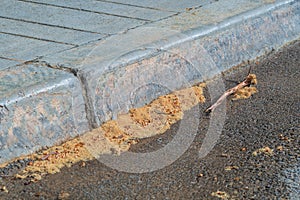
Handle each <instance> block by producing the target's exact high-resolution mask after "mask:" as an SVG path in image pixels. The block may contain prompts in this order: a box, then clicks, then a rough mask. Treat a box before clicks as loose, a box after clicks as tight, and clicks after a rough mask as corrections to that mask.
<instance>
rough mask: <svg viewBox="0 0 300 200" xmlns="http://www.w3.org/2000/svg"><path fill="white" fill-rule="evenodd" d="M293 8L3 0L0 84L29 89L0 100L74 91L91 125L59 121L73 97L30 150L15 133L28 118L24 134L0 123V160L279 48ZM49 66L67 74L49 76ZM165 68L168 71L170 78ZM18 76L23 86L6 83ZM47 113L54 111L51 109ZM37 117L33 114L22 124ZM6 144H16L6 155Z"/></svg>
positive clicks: (281, 4) (285, 4) (6, 116)
mask: <svg viewBox="0 0 300 200" xmlns="http://www.w3.org/2000/svg"><path fill="white" fill-rule="evenodd" d="M299 7H300V6H299V1H297V0H289V1H283V0H277V1H266V0H259V1H246V0H245V1H244V0H243V1H236V0H230V1H225V0H219V1H214V0H211V1H206V0H204V1H196V0H189V1H176V2H174V1H172V3H170V1H167V0H166V1H159V2H156V1H126V3H125V2H123V1H94V0H89V1H68V2H61V1H56V0H53V1H43V0H40V1H38V0H35V1H25V0H24V1H23V0H21V1H16V0H13V1H6V0H5V1H3V2H2V4H1V7H0V42H1V45H0V64H1V65H0V70H1V71H0V73H1V74H5V75H7V77H12V78H9V79H2V80H1V85H0V86H1V91H15V94H14V95H15V96H17V95H18V94H19V93H20V92H19V91H25V93H26V94H28V95H25V96H22V97H20V100H19V101H18V102H16V101H15V99H13V98H11V97H10V96H9V95H8V94H6V93H5V92H2V93H1V96H0V102H1V105H2V106H4V105H6V107H7V108H9V106H11V107H13V108H15V107H18V106H21V107H22V109H23V110H26V109H25V108H26V107H28V106H30V107H31V108H32V109H31V110H30V111H28V112H34V111H35V110H37V109H38V106H39V104H38V102H39V101H35V100H31V98H32V99H39V100H41V101H44V102H47V101H50V100H51V98H52V97H51V96H52V95H51V92H52V90H56V89H57V90H58V91H61V88H65V89H62V90H65V91H64V92H65V93H67V96H68V97H69V98H71V99H72V98H76V99H80V100H79V102H78V104H79V109H78V112H79V113H80V119H79V121H82V122H84V123H86V122H87V124H88V126H86V125H84V126H80V128H76V127H75V128H74V129H73V128H70V127H69V125H68V124H67V123H61V122H62V121H64V116H73V113H74V109H75V110H77V108H76V106H77V104H74V102H73V104H71V101H70V100H66V102H69V103H67V104H68V105H69V108H68V109H67V108H66V109H65V111H64V112H61V113H58V114H57V113H55V115H56V114H57V118H58V119H57V121H52V122H49V124H51V126H50V125H49V126H44V125H41V127H42V128H43V129H44V130H45V131H46V132H47V134H55V135H57V137H53V138H52V139H50V140H49V139H48V138H47V137H43V136H42V135H43V133H42V131H40V128H36V129H35V132H34V137H35V138H39V139H37V140H35V141H36V142H33V143H34V144H35V145H31V147H33V146H34V148H29V147H27V146H28V145H27V143H26V142H23V141H22V139H20V140H18V139H19V138H25V137H24V136H25V135H28V134H29V132H28V131H27V128H26V126H25V123H24V124H23V125H22V126H21V128H20V130H23V131H21V133H20V132H18V131H14V129H13V126H10V127H8V125H3V124H1V126H0V138H1V139H0V141H1V144H0V163H1V162H4V161H7V160H9V159H11V158H13V157H16V156H19V155H21V154H25V153H28V152H30V151H33V150H35V149H38V148H41V147H43V146H45V145H52V144H54V143H57V142H60V141H62V140H64V139H65V138H66V137H67V135H66V134H67V133H66V132H65V131H66V130H68V131H71V132H70V133H68V135H77V134H82V133H84V132H85V131H87V130H89V129H91V128H95V127H98V126H99V125H100V124H101V123H103V122H104V121H106V120H108V119H110V118H114V117H115V116H116V115H117V114H118V113H122V112H127V111H128V109H129V108H131V107H133V106H138V105H142V104H144V103H147V102H149V101H151V100H152V99H153V98H155V97H157V96H159V95H161V94H165V93H167V92H169V91H171V90H174V89H178V88H182V87H185V86H189V85H191V84H193V83H196V82H199V81H203V80H205V79H207V78H210V77H212V76H213V75H216V74H217V73H220V72H221V71H223V70H226V69H229V68H230V67H232V66H234V65H238V64H241V63H243V62H245V61H247V60H252V59H255V58H256V57H258V56H261V55H264V54H266V53H267V52H270V51H271V50H272V49H278V48H279V47H280V46H282V45H284V44H286V43H287V42H290V41H292V40H295V39H297V38H299V33H300V26H299V20H298V19H299V14H300V11H299ZM32 63H35V65H34V66H31V64H32ZM18 65H20V66H18ZM22 67H23V68H32V67H33V68H37V71H39V72H38V73H41V74H42V76H44V78H45V79H46V80H45V82H44V83H43V84H42V83H41V82H40V80H39V79H35V77H34V76H32V75H31V74H24V80H27V79H28V81H29V82H30V83H31V84H30V85H26V84H23V82H22V79H23V77H22V76H21V75H15V74H14V73H16V71H18V70H19V68H22ZM49 70H50V71H52V72H51V73H57V74H60V73H62V74H64V75H62V76H58V77H57V76H53V77H52V76H50V77H49V79H48V78H46V77H47V76H49V75H48V73H49ZM25 71H26V70H25ZM33 71H34V70H33ZM18 72H19V71H18ZM174 72H176V73H174ZM7 73H10V74H7ZM51 73H50V74H51ZM14 76H15V77H14ZM170 76H171V77H173V79H170V78H167V77H170ZM61 77H65V80H63V79H64V78H61ZM71 79H72V80H71ZM16 80H17V82H18V81H20V84H18V83H16V85H14V84H11V82H10V81H12V82H15V81H16ZM69 80H71V81H69ZM47 81H49V82H47ZM7 82H8V84H6V83H7ZM47 84H49V85H52V86H51V87H49V86H48V85H47ZM12 87H13V88H12ZM49 88H51V91H50V90H49ZM70 91H72V92H70ZM64 92H62V94H64ZM58 93H59V92H58ZM39 95H45V96H44V98H45V99H43V100H42V99H41V98H39ZM62 96H63V95H62ZM29 97H30V98H29ZM61 100H62V99H61ZM19 102H27V103H23V104H18V103H19ZM29 102H30V103H29ZM76 103H77V102H76ZM83 103H84V104H83ZM83 106H84V108H83ZM71 108H72V109H71ZM13 110H14V109H8V111H7V110H6V111H5V110H4V111H3V112H2V118H3V120H4V121H11V120H12V118H11V116H12V115H13V114H10V112H13ZM48 115H49V116H50V115H53V113H52V111H51V109H50V110H49V113H48ZM83 116H84V117H83ZM77 117H78V116H76V115H75V116H74V117H73V118H72V117H70V121H71V122H72V121H74V120H76V118H77ZM83 118H85V119H83ZM38 120H39V118H38V116H35V117H34V118H32V119H31V122H28V123H33V121H38ZM10 123H11V124H12V122H10ZM62 124H64V126H65V127H62ZM52 126H53V127H52ZM54 127H61V130H63V131H61V130H60V129H56V128H54ZM9 129H12V130H13V131H12V132H11V134H12V135H13V136H16V135H18V134H22V135H24V136H22V137H15V138H16V140H14V141H15V142H13V143H8V141H7V131H8V130H9ZM53 130H55V131H54V132H55V133H53ZM42 139H44V141H47V142H46V143H43V142H42ZM33 143H31V144H33ZM17 144H18V145H17ZM7 145H8V146H7ZM29 146H30V145H29ZM7 149H15V152H14V151H12V152H11V154H9V155H7V154H6V153H5V152H6V151H7ZM24 149H26V150H24Z"/></svg>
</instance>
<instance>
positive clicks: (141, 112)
mask: <svg viewBox="0 0 300 200" xmlns="http://www.w3.org/2000/svg"><path fill="white" fill-rule="evenodd" d="M129 113H130V117H131V118H132V119H133V120H134V121H135V122H136V123H138V124H140V125H142V126H147V125H148V124H150V123H151V116H150V106H149V105H146V106H144V107H141V108H132V109H130V110H129Z"/></svg>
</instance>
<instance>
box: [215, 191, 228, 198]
mask: <svg viewBox="0 0 300 200" xmlns="http://www.w3.org/2000/svg"><path fill="white" fill-rule="evenodd" d="M211 196H214V197H218V198H220V199H229V198H230V196H229V194H227V193H226V192H223V191H217V192H213V193H211Z"/></svg>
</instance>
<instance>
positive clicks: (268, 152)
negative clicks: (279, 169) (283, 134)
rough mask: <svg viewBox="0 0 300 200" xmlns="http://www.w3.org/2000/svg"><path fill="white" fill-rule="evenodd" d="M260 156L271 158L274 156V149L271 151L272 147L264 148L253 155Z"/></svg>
mask: <svg viewBox="0 0 300 200" xmlns="http://www.w3.org/2000/svg"><path fill="white" fill-rule="evenodd" d="M259 154H265V155H268V156H271V155H273V149H271V148H270V147H263V148H260V149H257V150H255V151H254V152H253V153H252V155H253V156H257V155H259Z"/></svg>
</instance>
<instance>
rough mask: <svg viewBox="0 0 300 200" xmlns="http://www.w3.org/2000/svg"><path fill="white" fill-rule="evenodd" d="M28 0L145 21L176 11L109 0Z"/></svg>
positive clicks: (163, 16)
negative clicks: (107, 0) (106, 0)
mask: <svg viewBox="0 0 300 200" xmlns="http://www.w3.org/2000/svg"><path fill="white" fill-rule="evenodd" d="M30 2H36V3H44V4H46V5H56V6H62V7H66V8H74V9H80V10H86V11H90V12H96V13H102V14H108V15H115V16H120V17H126V18H133V19H142V20H146V21H156V20H159V19H162V18H166V17H169V16H171V15H174V14H175V13H176V12H170V11H160V10H154V9H149V8H141V7H136V6H129V5H124V4H115V3H110V2H101V1H94V0H88V1H85V0H79V1H77V0H69V1H59V0H50V1H48V0H34V1H30Z"/></svg>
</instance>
